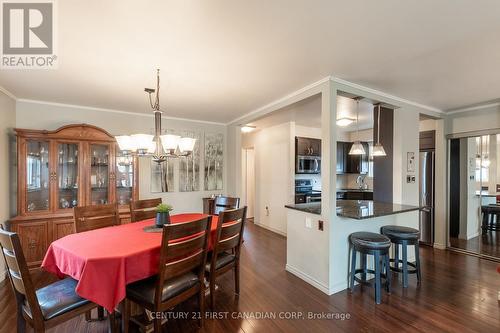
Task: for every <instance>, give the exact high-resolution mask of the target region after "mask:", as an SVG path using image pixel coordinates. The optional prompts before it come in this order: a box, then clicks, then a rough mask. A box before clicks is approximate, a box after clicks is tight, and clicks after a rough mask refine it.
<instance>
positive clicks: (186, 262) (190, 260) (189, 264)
mask: <svg viewBox="0 0 500 333" xmlns="http://www.w3.org/2000/svg"><path fill="white" fill-rule="evenodd" d="M203 257H204V253H203V251H202V250H200V251H197V252H196V253H194V254H191V255H190V256H188V257H186V258H182V259H179V260H177V261H173V262H169V263H167V264H165V270H164V271H163V272H164V273H163V274H164V277H165V279H166V280H169V279H173V278H175V277H177V276H179V275H182V274H185V273H187V272H189V271H192V270H194V269H196V268H197V267H199V266H200V265H201V262H202V261H203Z"/></svg>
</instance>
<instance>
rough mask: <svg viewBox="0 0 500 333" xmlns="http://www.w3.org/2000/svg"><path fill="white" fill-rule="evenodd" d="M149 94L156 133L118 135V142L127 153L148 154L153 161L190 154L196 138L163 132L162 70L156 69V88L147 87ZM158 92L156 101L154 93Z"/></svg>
mask: <svg viewBox="0 0 500 333" xmlns="http://www.w3.org/2000/svg"><path fill="white" fill-rule="evenodd" d="M144 91H145V92H147V93H148V95H149V104H150V105H151V108H152V109H153V112H154V116H155V134H154V135H151V134H132V135H120V136H116V137H115V138H116V142H117V143H118V146H119V147H120V150H122V151H123V152H124V153H125V154H134V155H137V156H148V157H151V158H152V159H153V161H155V162H158V163H161V162H165V161H166V160H167V158H169V157H174V158H175V157H180V156H189V155H190V154H191V153H192V152H193V149H194V145H195V143H196V139H194V138H189V137H185V138H181V137H180V136H178V135H172V134H166V135H162V134H161V115H162V113H163V112H162V111H161V110H160V70H159V69H157V71H156V90H155V89H151V88H145V89H144ZM155 92H156V95H155V97H154V103H153V99H152V94H154V93H155Z"/></svg>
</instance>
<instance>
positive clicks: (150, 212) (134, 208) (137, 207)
mask: <svg viewBox="0 0 500 333" xmlns="http://www.w3.org/2000/svg"><path fill="white" fill-rule="evenodd" d="M161 202H162V201H161V198H156V199H147V200H135V201H130V220H131V222H137V221H142V220H147V219H152V218H154V217H155V216H156V210H155V208H156V206H158V205H159V204H161Z"/></svg>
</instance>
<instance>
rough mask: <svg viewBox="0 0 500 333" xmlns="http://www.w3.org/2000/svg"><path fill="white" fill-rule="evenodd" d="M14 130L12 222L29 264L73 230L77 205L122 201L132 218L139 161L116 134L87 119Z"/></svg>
mask: <svg viewBox="0 0 500 333" xmlns="http://www.w3.org/2000/svg"><path fill="white" fill-rule="evenodd" d="M15 132H16V136H17V216H16V217H14V218H12V219H11V220H10V221H9V227H10V229H11V230H12V231H15V232H17V233H19V237H20V239H21V244H22V247H23V250H24V251H25V255H26V260H27V262H28V264H29V266H30V267H37V266H39V265H40V263H41V261H42V260H43V257H44V255H45V251H46V250H47V247H48V246H49V244H50V243H51V242H52V241H54V240H56V239H58V238H61V237H64V236H66V235H68V234H71V233H73V232H74V223H73V210H72V208H73V207H76V206H86V205H100V204H107V203H114V202H118V204H119V209H120V219H121V222H122V223H128V222H129V221H130V212H129V208H128V204H129V203H130V200H132V199H134V200H137V198H138V188H139V187H138V170H137V166H138V163H137V160H136V158H135V157H131V156H126V155H124V154H123V153H122V152H121V151H120V150H119V148H118V145H117V144H116V141H115V138H114V137H113V136H111V135H110V134H109V133H107V132H106V131H105V130H103V129H100V128H98V127H95V126H91V125H85V124H78V125H68V126H64V127H61V128H59V129H57V130H55V131H46V130H25V129H16V130H15Z"/></svg>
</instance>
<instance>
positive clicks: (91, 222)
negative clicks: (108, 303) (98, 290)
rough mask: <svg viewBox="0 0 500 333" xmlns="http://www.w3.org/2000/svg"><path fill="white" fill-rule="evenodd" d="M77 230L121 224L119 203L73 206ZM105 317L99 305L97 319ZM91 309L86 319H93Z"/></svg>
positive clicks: (82, 230)
mask: <svg viewBox="0 0 500 333" xmlns="http://www.w3.org/2000/svg"><path fill="white" fill-rule="evenodd" d="M73 215H74V219H75V231H76V232H77V233H80V232H84V231H90V230H95V229H100V228H106V227H112V226H115V225H119V224H120V214H119V212H118V204H108V205H95V206H83V207H75V208H73ZM103 318H104V308H103V307H102V306H98V307H97V319H98V320H102V319H103ZM91 319H92V318H91V313H90V311H89V312H87V313H85V320H86V321H91ZM110 320H111V319H110Z"/></svg>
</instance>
